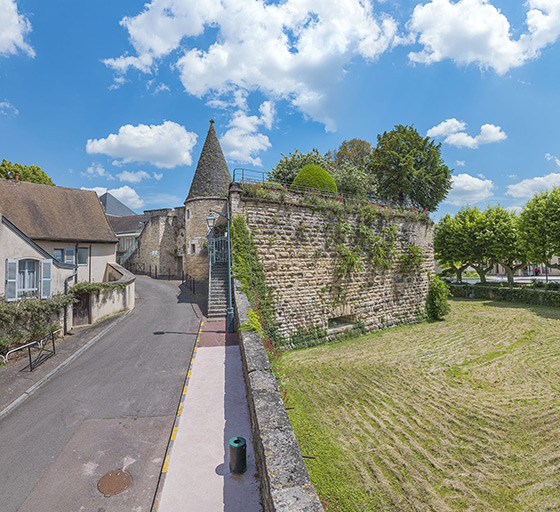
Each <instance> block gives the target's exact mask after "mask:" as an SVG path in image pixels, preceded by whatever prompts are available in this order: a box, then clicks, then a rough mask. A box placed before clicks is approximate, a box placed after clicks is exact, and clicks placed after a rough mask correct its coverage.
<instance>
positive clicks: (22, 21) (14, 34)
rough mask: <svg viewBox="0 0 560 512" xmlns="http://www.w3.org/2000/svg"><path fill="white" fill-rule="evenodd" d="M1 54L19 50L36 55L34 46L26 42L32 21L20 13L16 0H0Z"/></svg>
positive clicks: (31, 55) (32, 55) (14, 52)
mask: <svg viewBox="0 0 560 512" xmlns="http://www.w3.org/2000/svg"><path fill="white" fill-rule="evenodd" d="M0 27H1V28H0V55H13V54H16V53H17V52H18V51H22V52H24V53H27V55H29V56H30V57H34V56H35V51H34V50H33V48H32V47H31V46H30V45H29V44H27V43H26V42H25V36H26V35H27V34H29V32H31V23H29V20H27V19H26V18H25V16H23V15H21V14H19V13H18V8H17V4H16V2H15V0H0Z"/></svg>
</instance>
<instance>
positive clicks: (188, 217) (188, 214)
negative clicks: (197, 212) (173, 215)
mask: <svg viewBox="0 0 560 512" xmlns="http://www.w3.org/2000/svg"><path fill="white" fill-rule="evenodd" d="M190 218H191V211H190V210H189V209H188V208H187V220H190Z"/></svg>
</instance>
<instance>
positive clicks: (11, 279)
mask: <svg viewBox="0 0 560 512" xmlns="http://www.w3.org/2000/svg"><path fill="white" fill-rule="evenodd" d="M17 268H18V262H17V260H6V301H8V302H11V301H14V300H17Z"/></svg>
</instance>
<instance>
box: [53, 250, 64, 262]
mask: <svg viewBox="0 0 560 512" xmlns="http://www.w3.org/2000/svg"><path fill="white" fill-rule="evenodd" d="M54 259H55V260H58V261H60V263H64V250H63V249H55V250H54Z"/></svg>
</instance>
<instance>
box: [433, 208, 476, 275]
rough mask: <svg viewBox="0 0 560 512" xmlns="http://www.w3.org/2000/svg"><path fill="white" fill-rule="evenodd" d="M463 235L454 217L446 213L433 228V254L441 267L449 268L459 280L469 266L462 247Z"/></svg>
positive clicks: (465, 252)
mask: <svg viewBox="0 0 560 512" xmlns="http://www.w3.org/2000/svg"><path fill="white" fill-rule="evenodd" d="M464 243H465V237H464V236H463V232H462V230H461V226H460V225H459V222H458V221H457V219H455V217H453V216H452V215H450V214H449V213H447V214H446V215H445V216H444V217H442V218H441V219H440V221H439V222H438V223H437V224H436V226H435V229H434V254H435V258H436V261H437V262H438V263H439V264H440V265H441V266H442V267H443V268H450V269H451V270H452V271H453V272H454V273H455V275H456V277H457V282H459V283H460V282H461V280H462V275H463V272H464V271H465V270H466V269H467V267H468V266H469V261H468V259H467V257H466V254H467V251H466V249H465V247H464Z"/></svg>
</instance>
